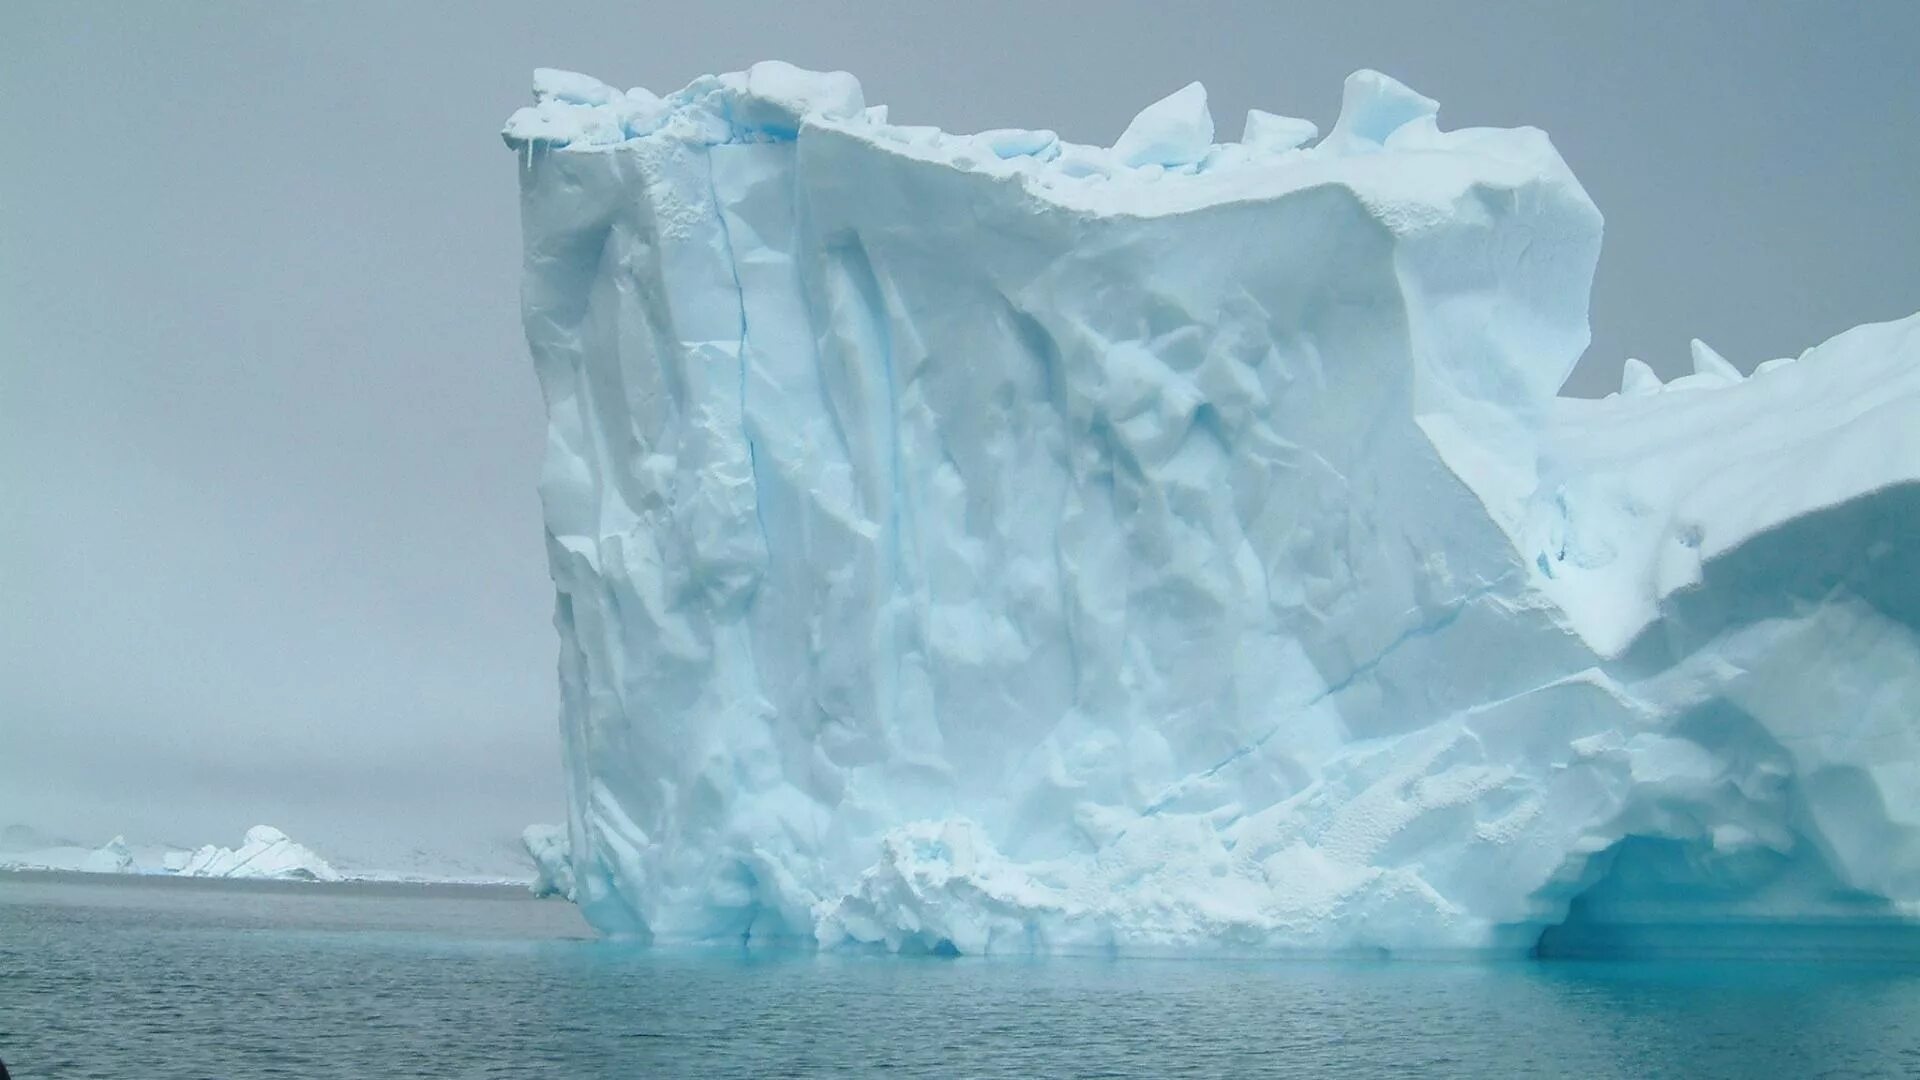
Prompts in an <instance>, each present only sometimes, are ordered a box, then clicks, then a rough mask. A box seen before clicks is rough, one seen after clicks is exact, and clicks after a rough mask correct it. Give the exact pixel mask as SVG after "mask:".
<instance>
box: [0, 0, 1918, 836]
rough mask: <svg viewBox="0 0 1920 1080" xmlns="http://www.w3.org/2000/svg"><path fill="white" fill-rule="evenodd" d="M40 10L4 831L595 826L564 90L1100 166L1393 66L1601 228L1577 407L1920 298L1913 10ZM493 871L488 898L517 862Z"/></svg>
mask: <svg viewBox="0 0 1920 1080" xmlns="http://www.w3.org/2000/svg"><path fill="white" fill-rule="evenodd" d="M1038 6H1039V5H1034V4H1028V3H981V2H975V0H969V2H967V3H955V4H942V5H932V4H926V5H922V4H913V3H898V4H896V3H875V4H861V5H845V6H813V7H809V6H808V5H804V4H800V3H793V2H777V3H765V4H755V5H731V4H693V5H675V6H669V5H665V4H648V3H618V4H599V5H592V6H578V7H575V6H569V5H562V4H552V3H525V2H519V3H500V4H433V5H430V4H426V3H401V4H388V3H380V4H366V5H359V6H355V5H347V4H338V3H335V4H326V5H317V4H316V5H270V4H246V5H240V4H234V5H215V4H166V5H158V4H138V5H135V4H126V5H109V4H69V3H38V2H30V3H25V4H22V3H20V2H18V0H16V2H14V3H10V4H8V5H7V6H6V9H5V11H4V13H0V104H4V106H5V110H6V116H7V126H8V129H9V131H8V134H7V137H6V138H5V140H4V142H0V825H6V824H11V823H27V824H31V825H34V826H37V827H39V828H41V829H44V830H48V831H51V832H54V833H58V834H65V835H68V836H72V837H74V838H77V839H82V840H86V841H89V842H95V843H97V842H99V841H102V840H105V839H106V838H107V837H108V836H110V835H112V834H114V833H119V832H124V833H126V834H128V836H129V837H131V838H143V839H148V840H171V841H174V842H178V843H182V844H198V843H202V842H206V841H209V840H218V841H220V842H223V843H228V844H233V843H237V842H238V840H239V834H240V832H241V830H243V829H244V828H245V827H246V826H248V825H250V824H253V823H256V822H262V821H265V822H271V823H274V824H277V825H280V826H281V827H283V828H285V829H287V830H288V831H289V832H290V833H292V834H293V835H294V837H295V838H296V839H303V840H306V841H307V842H309V843H312V844H313V845H315V846H316V847H319V848H320V849H321V850H322V851H323V853H324V852H332V853H335V854H338V855H341V856H345V857H349V858H351V857H355V856H358V857H360V858H363V859H374V860H376V861H381V860H385V861H392V860H393V859H394V858H396V857H397V853H400V852H403V851H405V850H407V849H410V848H414V847H420V848H424V849H426V850H428V851H430V852H436V853H442V854H449V855H456V856H462V857H466V858H470V859H478V858H485V857H486V854H485V853H486V849H487V845H488V844H490V843H502V844H504V843H506V842H509V841H510V840H511V838H512V837H513V836H514V835H515V834H516V833H517V831H518V829H519V827H520V826H521V825H523V824H525V823H526V822H528V821H533V820H558V819H559V818H560V816H561V792H560V783H559V775H560V772H559V761H558V755H559V750H558V742H557V737H556V734H555V733H556V721H555V709H556V693H555V689H554V676H553V667H554V660H555V654H556V645H555V639H554V636H553V631H552V629H551V626H550V624H549V617H550V610H551V593H550V587H549V584H548V581H547V577H546V566H545V555H544V551H543V548H542V544H541V528H540V518H539V505H538V502H537V499H536V498H535V495H534V482H535V479H536V476H537V472H538V459H539V454H540V451H541V448H542V436H541V424H542V419H541V406H540V400H539V394H538V389H537V387H536V384H535V382H534V378H533V375H532V371H531V368H530V365H529V362H528V360H527V358H526V355H525V349H524V343H523V341H522V339H521V337H520V331H519V324H518V307H517V304H518V299H517V288H518V274H519V260H520V251H519V224H518V220H517V202H516V190H515V183H516V180H515V168H514V161H513V158H512V156H511V155H510V154H509V153H508V152H507V151H506V149H505V148H504V147H503V146H502V145H501V143H500V141H499V139H498V137H497V134H496V133H497V131H498V129H499V126H500V123H501V121H502V120H504V119H505V117H506V115H507V114H508V112H510V111H511V110H512V109H513V108H514V107H516V106H518V105H520V104H522V103H523V102H524V101H526V100H527V92H526V87H527V84H528V75H529V72H530V70H531V69H532V68H533V67H535V66H554V67H568V68H574V69H578V70H584V71H587V72H590V73H593V74H596V75H599V76H600V77H602V78H604V79H606V80H607V81H609V82H613V83H616V84H618V85H621V86H629V85H644V86H648V87H650V88H652V89H654V90H656V91H668V90H672V89H674V88H677V87H679V86H680V85H682V84H684V83H685V82H686V81H687V80H688V79H690V78H692V77H694V76H696V75H699V74H702V73H704V72H709V71H724V70H731V69H736V68H740V67H744V66H745V65H747V64H749V63H751V62H753V61H755V60H759V59H764V58H768V57H781V58H785V59H788V60H792V61H794V62H796V63H799V64H801V65H803V66H809V67H822V68H833V67H839V68H845V69H847V70H850V71H853V72H854V73H855V74H857V75H859V76H860V78H861V79H862V81H863V82H864V83H865V86H866V90H867V100H868V101H869V102H873V103H878V102H887V103H890V104H891V106H892V110H893V111H892V115H893V118H894V119H895V120H896V121H899V122H905V123H934V124H939V125H940V126H942V127H945V128H948V129H949V130H978V129H982V128H989V127H1001V126H1025V127H1051V128H1054V129H1055V130H1057V131H1059V132H1060V133H1061V134H1062V135H1063V136H1065V137H1067V138H1069V139H1073V140H1076V141H1083V142H1108V141H1111V140H1112V139H1113V138H1114V137H1115V136H1116V135H1118V134H1119V132H1120V131H1121V129H1122V128H1123V127H1124V126H1125V125H1126V122H1127V120H1128V119H1129V118H1130V116H1131V115H1132V114H1133V112H1134V111H1136V110H1137V109H1138V108H1139V107H1140V106H1142V105H1144V104H1146V103H1147V102H1149V101H1151V100H1152V99H1154V98H1156V97H1159V96H1160V95H1162V94H1164V93H1166V92H1168V91H1170V90H1173V89H1175V88H1177V87H1178V86H1180V85H1182V84H1183V83H1185V82H1187V81H1188V80H1191V79H1196V78H1197V79H1200V80H1202V81H1204V82H1205V83H1206V84H1207V87H1208V89H1209V91H1210V92H1211V97H1212V101H1213V108H1214V115H1215V117H1216V118H1217V120H1218V121H1219V126H1220V130H1221V135H1222V137H1223V138H1232V137H1237V135H1238V133H1239V128H1240V117H1241V116H1243V115H1244V113H1245V110H1246V109H1247V108H1248V107H1250V106H1257V107H1260V108H1264V109H1268V110H1272V111H1276V112H1282V113H1290V114H1293V115H1301V116H1306V117H1309V118H1311V119H1314V120H1316V121H1318V122H1319V123H1320V124H1321V126H1322V128H1323V129H1324V128H1325V127H1326V126H1327V125H1328V124H1329V123H1330V122H1331V121H1332V119H1333V116H1334V114H1335V112H1336V111H1337V107H1338V103H1339V95H1340V81H1341V78H1342V77H1343V76H1344V75H1346V73H1347V72H1349V71H1350V70H1352V69H1354V68H1358V67H1377V68H1379V69H1381V70H1384V71H1386V72H1388V73H1389V74H1392V75H1394V76H1396V77H1398V78H1400V79H1402V80H1404V81H1406V82H1408V83H1409V84H1411V85H1412V86H1413V87H1414V88H1416V89H1418V90H1420V91H1422V92H1424V93H1426V94H1428V95H1430V96H1433V97H1436V98H1438V99H1439V100H1440V102H1441V106H1442V108H1441V122H1442V125H1443V126H1446V127H1460V126H1467V125H1474V124H1497V125H1517V124H1532V125H1535V126H1538V127H1542V128H1545V129H1546V130H1547V131H1549V132H1550V133H1551V134H1552V136H1553V139H1554V142H1555V144H1556V145H1557V146H1558V147H1559V148H1560V150H1561V152H1562V154H1564V155H1565V157H1566V158H1567V160H1568V161H1569V162H1571V163H1572V165H1573V168H1574V171H1575V172H1576V173H1577V174H1578V175H1579V176H1580V178H1581V179H1582V181H1583V182H1584V183H1585V184H1586V186H1587V189H1588V191H1589V192H1590V193H1591V194H1592V195H1593V198H1594V200H1595V201H1596V202H1597V203H1598V204H1599V205H1600V208H1601V210H1602V212H1603V213H1605V215H1606V218H1607V235H1606V246H1605V250H1604V252H1603V254H1602V257H1601V265H1600V272H1599V280H1598V283H1597V285H1596V289H1595V297H1594V304H1593V321H1594V344H1593V348H1592V349H1591V350H1590V352H1589V354H1588V357H1587V359H1586V361H1585V362H1583V365H1582V368H1581V371H1580V372H1579V373H1578V374H1577V375H1576V376H1575V388H1576V389H1579V390H1582V391H1584V392H1587V393H1594V392H1604V391H1605V390H1607V389H1611V388H1612V386H1614V385H1615V384H1617V380H1618V377H1619V368H1620V360H1621V358H1622V357H1623V356H1626V355H1637V356H1640V357H1643V358H1644V359H1646V360H1648V361H1649V362H1651V363H1652V364H1653V365H1654V367H1655V368H1656V369H1658V370H1660V371H1661V372H1662V373H1663V374H1669V375H1670V374H1673V373H1676V372H1677V371H1679V370H1681V369H1682V367H1683V366H1684V364H1685V356H1686V344H1687V339H1688V338H1689V337H1691V336H1695V335H1698V336H1700V337H1703V338H1705V339H1706V340H1707V341H1709V342H1710V343H1712V344H1713V345H1715V346H1716V347H1718V348H1719V349H1720V350H1721V351H1722V352H1723V353H1725V354H1726V355H1727V356H1728V357H1729V358H1730V359H1732V360H1733V361H1734V362H1735V363H1736V364H1738V365H1739V366H1740V367H1741V368H1743V369H1749V368H1751V367H1752V366H1753V365H1754V364H1755V363H1757V362H1759V361H1761V360H1765V359H1768V358H1770V357H1773V356H1779V355H1787V354H1796V353H1798V352H1799V351H1801V350H1802V349H1804V348H1806V347H1807V346H1810V345H1813V344H1815V343H1817V342H1818V341H1820V340H1822V339H1824V338H1826V337H1828V336H1831V335H1832V334H1834V333H1837V332H1838V331H1840V330H1843V329H1845V328H1846V327H1848V326H1852V325H1854V324H1856V323H1861V322H1869V321H1877V320H1884V319H1890V318H1896V317H1899V316H1903V315H1906V314H1910V313H1912V312H1913V311H1915V310H1916V309H1920V256H1917V255H1916V253H1917V252H1920V202H1917V201H1916V200H1917V199H1920V195H1916V192H1917V191H1920V185H1916V183H1915V180H1914V176H1915V173H1916V170H1920V149H1917V148H1920V78H1917V77H1916V75H1915V68H1914V64H1915V60H1914V55H1915V47H1916V44H1920V4H1910V3H1899V2H1893V0H1885V2H1877V3H1859V4H1837V5H1817V4H1805V3H1793V4H1788V3H1779V4H1755V3H1747V2H1744V0H1743V2H1729V3H1713V4H1686V3H1682V4H1675V5H1665V4H1651V3H1640V4H1627V3H1610V4H1587V3H1581V4H1553V3H1524V4H1519V3H1516V4H1502V3H1474V4H1470V5H1469V4H1444V3H1443V4H1433V3H1405V4H1388V5H1371V4H1354V3H1350V2H1340V3H1327V4H1315V5H1311V6H1306V5H1291V4H1286V5H1283V4H1269V3H1261V4H1225V3H1216V4H1201V3H1194V4H1166V3H1152V4H1099V5H1093V4H1087V5H1058V6H1049V7H1047V8H1046V9H1045V10H1043V11H1041V12H1040V13H1038V14H1035V13H1033V12H1030V11H1028V9H1029V8H1030V7H1038ZM494 861H497V859H496V860H494Z"/></svg>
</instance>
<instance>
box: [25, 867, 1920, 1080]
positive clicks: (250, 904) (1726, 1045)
mask: <svg viewBox="0 0 1920 1080" xmlns="http://www.w3.org/2000/svg"><path fill="white" fill-rule="evenodd" d="M0 1060H4V1061H5V1062H6V1063H7V1065H8V1067H9V1068H11V1069H12V1070H13V1075H14V1076H15V1077H17V1078H19V1080H31V1078H35V1077H136V1076H137V1077H221V1078H228V1077H232V1078H252V1077H268V1076H277V1077H307V1076H314V1077H322V1076H324V1077H348V1076H353V1077H380V1076H472V1077H488V1076H500V1077H547V1076H555V1077H653V1076H669V1077H671V1076H699V1077H727V1076H741V1077H759V1076H829V1075H863V1074H866V1075H872V1074H886V1075H900V1076H982V1077H1027V1076H1084V1077H1120V1076H1143V1077H1163V1076H1231V1077H1241V1076H1260V1075H1299V1076H1380V1075H1394V1076H1407V1075H1420V1076H1568V1075H1571V1076H1581V1077H1586V1078H1599V1077H1658V1076H1675V1077H1681V1076H1685V1077H1711V1076H1725V1077H1790V1076H1901V1075H1905V1076H1920V970H1916V969H1914V968H1912V967H1905V968H1901V967H1888V968H1876V967H1869V966H1861V965H1833V966H1826V967H1822V966H1815V965H1794V966H1780V965H1758V964H1723V965H1675V964H1661V965H1653V964H1626V963H1615V964H1605V963H1586V964H1581V963H1522V962H1514V963H1509V964H1469V963H1453V964H1443V963H1426V964H1422V963H1407V962H1390V963H1375V964H1365V963H1353V964H1337V963H1304V962H1258V963H1255V962H1246V963H1239V962H1220V961H1205V962H1203V961H1170V960H1163V961H1154V960H1141V961H1129V960H1046V961H1008V960H967V959H960V960H943V959H938V958H932V957H927V958H915V959H900V958H886V957H872V956H841V955H828V956H810V955H788V956H782V957H758V956H756V957H747V956H743V955H739V954H732V953H725V952H702V953H670V952H659V951H652V952H650V951H646V950H643V949H637V948H632V947H624V946H615V945H610V944H607V943H604V942H599V941H595V940H593V939H592V938H591V936H590V935H589V934H588V932H587V930H586V928H585V926H584V925H583V924H582V923H581V922H580V920H579V917H578V916H577V915H576V914H575V913H574V911H573V909H572V908H571V907H569V906H567V905H565V904H562V903H559V902H555V901H537V900H533V899H531V898H529V897H527V896H526V895H525V894H523V893H519V892H517V891H513V890H486V889H456V888H425V887H419V886H366V885H346V886H331V885H260V884H252V885H249V884H237V883H217V882H192V881H170V880H165V879H160V880H155V879H144V880H143V879H134V878H80V877H77V876H71V875H25V874H21V875H7V874H0Z"/></svg>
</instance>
